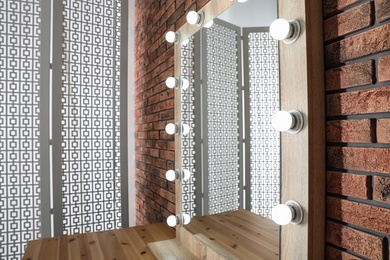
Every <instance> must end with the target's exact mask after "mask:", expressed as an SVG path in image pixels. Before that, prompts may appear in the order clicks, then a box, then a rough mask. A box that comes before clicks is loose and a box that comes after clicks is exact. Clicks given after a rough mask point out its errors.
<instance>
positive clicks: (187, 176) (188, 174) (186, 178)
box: [182, 169, 191, 181]
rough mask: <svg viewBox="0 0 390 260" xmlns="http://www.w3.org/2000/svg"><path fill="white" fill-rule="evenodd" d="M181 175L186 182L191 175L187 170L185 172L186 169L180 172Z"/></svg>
mask: <svg viewBox="0 0 390 260" xmlns="http://www.w3.org/2000/svg"><path fill="white" fill-rule="evenodd" d="M182 175H183V177H182V178H183V181H186V180H188V179H189V178H190V176H191V173H190V171H189V170H187V169H183V170H182Z"/></svg>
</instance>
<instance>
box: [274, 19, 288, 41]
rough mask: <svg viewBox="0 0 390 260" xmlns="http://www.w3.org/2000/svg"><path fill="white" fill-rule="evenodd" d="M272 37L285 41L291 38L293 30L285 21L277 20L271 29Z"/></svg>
mask: <svg viewBox="0 0 390 260" xmlns="http://www.w3.org/2000/svg"><path fill="white" fill-rule="evenodd" d="M269 32H270V34H271V37H272V38H274V39H275V40H279V41H280V40H284V39H287V38H289V37H290V36H291V35H292V33H293V28H292V26H291V25H290V23H289V22H288V21H287V20H285V19H276V20H275V21H273V22H272V24H271V26H270V27H269Z"/></svg>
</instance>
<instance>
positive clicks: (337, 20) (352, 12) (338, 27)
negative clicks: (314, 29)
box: [324, 2, 373, 41]
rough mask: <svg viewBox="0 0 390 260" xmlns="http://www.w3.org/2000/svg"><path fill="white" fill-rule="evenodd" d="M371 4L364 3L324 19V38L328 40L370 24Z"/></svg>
mask: <svg viewBox="0 0 390 260" xmlns="http://www.w3.org/2000/svg"><path fill="white" fill-rule="evenodd" d="M372 15H373V11H372V4H371V2H367V3H364V4H362V5H359V6H357V7H355V8H352V9H349V10H347V11H345V12H343V13H341V14H338V15H335V16H333V17H331V18H329V19H326V20H325V21H324V40H325V41H329V40H333V39H335V38H337V37H340V36H343V35H346V34H348V33H352V32H356V31H358V30H361V29H363V28H367V27H369V26H370V25H371V24H372Z"/></svg>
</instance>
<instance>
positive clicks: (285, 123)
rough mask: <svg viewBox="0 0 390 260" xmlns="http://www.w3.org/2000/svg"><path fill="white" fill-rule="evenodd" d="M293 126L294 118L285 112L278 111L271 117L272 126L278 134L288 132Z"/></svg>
mask: <svg viewBox="0 0 390 260" xmlns="http://www.w3.org/2000/svg"><path fill="white" fill-rule="evenodd" d="M294 125H295V118H294V116H293V115H291V114H290V113H289V112H287V111H278V112H276V113H275V115H273V116H272V126H273V127H274V128H275V129H276V130H278V131H280V132H284V131H287V130H290V129H291V128H293V127H294Z"/></svg>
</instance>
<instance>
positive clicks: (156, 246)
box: [148, 239, 199, 260]
mask: <svg viewBox="0 0 390 260" xmlns="http://www.w3.org/2000/svg"><path fill="white" fill-rule="evenodd" d="M148 247H149V249H150V250H151V251H152V253H153V255H154V256H155V257H156V258H157V259H158V260H166V259H188V260H197V259H199V258H198V257H196V256H195V255H194V254H192V253H191V252H190V251H189V250H188V249H187V248H186V247H184V246H183V245H181V244H179V243H178V241H177V239H169V240H164V241H160V242H153V243H149V244H148Z"/></svg>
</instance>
